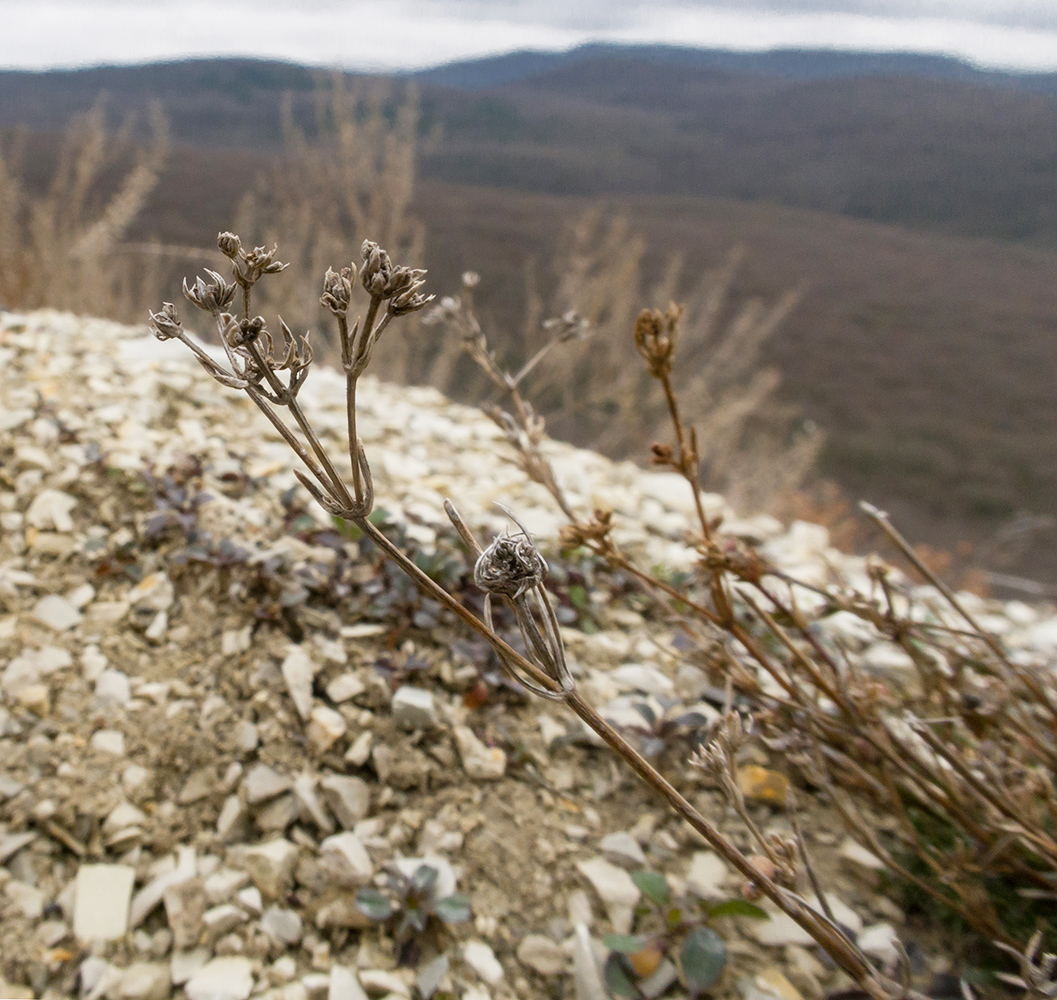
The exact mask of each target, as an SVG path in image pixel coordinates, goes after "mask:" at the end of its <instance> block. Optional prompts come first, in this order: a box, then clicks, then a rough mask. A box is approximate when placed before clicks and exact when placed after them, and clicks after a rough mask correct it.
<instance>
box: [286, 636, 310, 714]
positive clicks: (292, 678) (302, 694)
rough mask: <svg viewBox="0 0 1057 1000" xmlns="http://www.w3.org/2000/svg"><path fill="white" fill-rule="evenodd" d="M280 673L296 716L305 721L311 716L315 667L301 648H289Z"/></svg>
mask: <svg viewBox="0 0 1057 1000" xmlns="http://www.w3.org/2000/svg"><path fill="white" fill-rule="evenodd" d="M282 672H283V680H284V681H286V690H287V691H289V692H290V697H291V698H292V699H293V702H294V707H295V708H296V709H297V714H298V715H300V716H301V718H302V719H304V720H306V721H307V720H308V717H309V716H310V715H311V714H312V679H313V678H314V677H315V676H316V665H315V664H314V663H313V662H312V660H311V659H310V658H309V655H308V653H306V652H305V650H304V649H303V648H302V647H301V646H291V647H290V651H289V652H288V653H287V654H286V659H284V660H283V666H282Z"/></svg>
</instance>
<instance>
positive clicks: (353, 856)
mask: <svg viewBox="0 0 1057 1000" xmlns="http://www.w3.org/2000/svg"><path fill="white" fill-rule="evenodd" d="M319 859H320V863H321V864H322V865H323V867H324V869H325V870H326V871H327V872H328V873H329V874H330V875H331V876H332V877H333V878H334V879H335V881H337V882H338V884H340V885H344V886H350V887H353V886H358V885H365V884H366V883H367V882H369V881H370V880H371V876H372V875H373V874H374V865H373V864H372V863H371V856H370V855H369V854H368V853H367V848H366V847H364V846H363V843H362V841H361V840H360V838H359V837H357V836H356V834H354V833H336V834H334V836H332V837H327V839H326V840H324V841H323V843H322V844H320V845H319Z"/></svg>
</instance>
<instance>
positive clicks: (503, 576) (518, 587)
mask: <svg viewBox="0 0 1057 1000" xmlns="http://www.w3.org/2000/svg"><path fill="white" fill-rule="evenodd" d="M518 527H521V525H520V524H519V525H518ZM546 573H547V562H546V560H545V559H544V558H543V556H541V555H540V554H539V551H538V550H537V549H536V546H535V545H534V544H533V542H532V539H531V538H530V537H529V534H528V532H527V531H525V529H524V528H522V529H521V531H520V532H519V533H518V534H516V535H508V534H505V533H504V534H502V535H499V536H498V537H497V538H496V539H495V541H493V542H492V544H491V545H489V546H488V548H487V549H485V550H484V552H482V553H481V555H480V557H479V558H478V560H477V564H476V565H475V566H474V568H473V579H474V583H476V584H477V586H478V587H480V588H481V590H483V591H484V592H485V593H487V594H498V595H500V596H504V597H510V598H517V597H520V596H521V595H522V594H523V593H525V591H526V590H529V589H530V588H532V587H535V586H537V585H538V584H539V583H541V582H542V581H543V577H544V576H545V575H546Z"/></svg>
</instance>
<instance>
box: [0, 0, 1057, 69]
mask: <svg viewBox="0 0 1057 1000" xmlns="http://www.w3.org/2000/svg"><path fill="white" fill-rule="evenodd" d="M0 25H2V26H3V27H2V29H0V67H3V68H32V69H39V68H46V67H56V66H61V67H69V66H86V65H99V64H101V63H136V62H149V61H154V60H158V59H177V58H180V57H183V56H209V55H251V56H258V57H263V58H281V59H289V60H293V61H296V62H302V63H309V64H314V65H325V66H334V65H341V66H344V67H346V68H349V69H394V68H415V67H422V66H432V65H436V64H438V63H442V62H448V61H451V60H453V59H462V58H469V57H473V56H479V55H487V54H493V53H499V52H508V51H511V50H513V49H519V48H534V49H552V50H553V49H565V48H570V47H572V46H574V45H577V44H579V43H581V42H585V41H598V40H608V41H617V42H672V43H677V44H683V45H694V46H701V47H717V48H735V49H752V50H759V49H766V48H775V47H783V46H785V47H788V46H796V47H809V48H816V47H817V48H843V49H868V50H873V51H876V50H900V51H915V52H939V53H945V54H950V55H956V56H961V57H962V58H965V59H968V60H970V61H972V62H974V63H977V64H979V65H982V66H989V67H997V68H1002V69H1023V70H1057V0H711V2H708V3H691V2H687V0H658V2H653V3H649V2H644V0H571V2H570V0H0Z"/></svg>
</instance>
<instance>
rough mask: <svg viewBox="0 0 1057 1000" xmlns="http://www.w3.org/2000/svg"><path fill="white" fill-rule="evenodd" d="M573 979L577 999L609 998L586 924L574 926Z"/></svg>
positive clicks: (604, 999)
mask: <svg viewBox="0 0 1057 1000" xmlns="http://www.w3.org/2000/svg"><path fill="white" fill-rule="evenodd" d="M573 981H574V983H575V986H576V1000H609V993H608V991H607V990H606V988H605V987H604V986H603V985H602V971H601V969H600V968H599V963H598V959H597V958H596V957H595V949H594V945H593V944H592V942H591V932H590V931H589V930H588V929H587V925H586V924H576V926H575V927H574V928H573Z"/></svg>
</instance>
